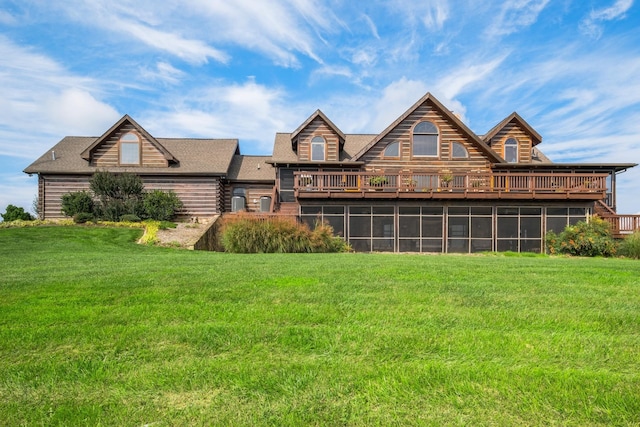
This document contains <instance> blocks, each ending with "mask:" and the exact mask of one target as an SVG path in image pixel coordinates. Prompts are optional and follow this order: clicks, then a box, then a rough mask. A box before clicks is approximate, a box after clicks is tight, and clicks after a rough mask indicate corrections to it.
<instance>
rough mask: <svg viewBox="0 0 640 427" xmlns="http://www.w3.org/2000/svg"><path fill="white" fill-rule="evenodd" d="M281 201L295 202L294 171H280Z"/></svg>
mask: <svg viewBox="0 0 640 427" xmlns="http://www.w3.org/2000/svg"><path fill="white" fill-rule="evenodd" d="M279 193H280V201H281V202H285V203H286V202H295V201H296V198H295V195H294V193H293V169H285V168H283V169H280V191H279Z"/></svg>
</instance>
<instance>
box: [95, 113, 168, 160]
mask: <svg viewBox="0 0 640 427" xmlns="http://www.w3.org/2000/svg"><path fill="white" fill-rule="evenodd" d="M129 132H131V133H135V134H136V135H137V136H138V138H139V139H140V144H141V146H142V147H141V151H140V166H142V167H148V168H166V167H168V166H169V163H168V162H167V160H166V159H165V158H164V156H163V154H162V153H161V152H160V151H159V150H158V149H157V148H156V147H154V146H153V144H151V142H149V141H148V140H147V139H146V138H144V137H143V136H142V135H141V134H140V133H139V132H137V130H136V129H135V127H134V126H133V125H132V124H130V123H126V124H124V125H123V126H122V127H120V129H118V130H117V131H116V132H114V133H113V134H112V135H111V136H110V137H109V138H107V139H106V140H105V141H104V143H102V144H100V146H98V147H96V150H95V151H94V153H93V157H92V159H91V163H90V164H91V166H95V167H98V168H108V167H114V166H120V137H121V136H122V135H124V134H126V133H129ZM125 166H131V165H125Z"/></svg>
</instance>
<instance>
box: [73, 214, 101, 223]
mask: <svg viewBox="0 0 640 427" xmlns="http://www.w3.org/2000/svg"><path fill="white" fill-rule="evenodd" d="M95 219H96V218H95V216H94V215H93V214H92V213H90V212H78V213H77V214H75V215H74V216H73V222H75V223H76V224H84V223H86V222H93V221H95Z"/></svg>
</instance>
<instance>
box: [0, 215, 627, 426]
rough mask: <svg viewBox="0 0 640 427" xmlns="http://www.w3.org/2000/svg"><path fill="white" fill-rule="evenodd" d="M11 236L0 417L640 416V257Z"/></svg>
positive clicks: (444, 421) (203, 420) (517, 419)
mask: <svg viewBox="0 0 640 427" xmlns="http://www.w3.org/2000/svg"><path fill="white" fill-rule="evenodd" d="M140 234H141V231H140V230H132V229H111V228H98V227H96V228H87V227H40V228H29V229H1V230H0V262H1V264H0V265H1V267H0V272H1V273H2V274H1V276H0V425H11V426H13V425H28V426H31V425H113V426H122V425H129V426H142V425H153V426H174V425H233V426H236V425H251V426H254V425H273V426H287V425H290V426H297V425H317V426H325V425H354V426H371V425H384V426H388V425H398V426H399V425H403V426H404V425H434V426H439V425H459V426H466V425H479V426H493V425H496V426H503V425H504V426H511V425H540V426H547V425H562V426H565V425H574V426H589V425H603V426H604V425H639V424H640V279H639V278H640V262H638V261H633V260H620V259H603V258H599V259H584V258H547V257H518V256H510V257H505V256H495V255H482V256H444V255H442V256H421V255H415V256H410V255H391V254H373V255H372V254H313V255H311V254H292V255H291V254H290V255H231V254H220V253H206V252H191V251H182V250H174V249H166V248H157V247H149V246H141V245H135V244H134V243H133V242H134V241H135V239H137V238H138V237H139V236H140Z"/></svg>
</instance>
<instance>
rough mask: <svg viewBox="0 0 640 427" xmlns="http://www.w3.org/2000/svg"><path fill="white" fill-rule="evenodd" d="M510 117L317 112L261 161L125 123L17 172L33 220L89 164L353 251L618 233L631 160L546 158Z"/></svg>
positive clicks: (511, 244) (53, 210)
mask: <svg viewBox="0 0 640 427" xmlns="http://www.w3.org/2000/svg"><path fill="white" fill-rule="evenodd" d="M541 142H542V137H541V136H540V135H539V134H538V133H537V132H536V131H535V129H533V128H532V127H531V126H530V125H529V124H528V123H527V122H526V121H525V120H524V119H523V118H522V117H520V116H519V115H518V114H517V113H512V114H511V115H509V116H508V117H507V118H505V119H504V120H503V121H501V122H500V123H498V124H497V125H496V126H495V127H494V128H493V129H491V130H490V131H489V132H487V133H486V134H485V135H477V134H475V133H474V132H473V131H472V130H470V129H469V128H468V127H467V126H466V125H465V124H464V123H463V122H462V121H461V120H460V119H459V118H458V117H457V116H456V115H455V114H453V113H452V112H451V111H450V110H449V109H447V108H446V107H445V106H444V105H442V104H441V103H440V101H438V100H437V99H436V98H435V97H434V96H433V95H431V94H429V93H427V94H426V95H424V96H423V97H422V98H421V99H420V100H418V101H417V102H416V103H415V104H414V105H413V106H412V107H411V108H409V109H408V110H407V111H406V112H405V113H404V114H402V115H401V116H400V117H398V118H397V120H395V121H394V122H393V123H391V124H390V125H389V126H388V127H387V128H386V129H385V130H384V131H382V132H381V133H380V134H377V135H376V134H345V133H343V132H342V131H341V130H340V129H339V128H338V127H337V126H336V125H335V124H334V123H333V122H332V121H331V120H330V119H329V118H328V117H327V116H326V115H325V114H324V113H322V111H320V110H318V111H316V112H315V113H313V114H312V115H311V116H310V117H309V118H308V119H307V120H305V121H304V122H303V123H302V124H301V125H300V126H299V127H298V128H297V129H296V130H295V131H293V132H292V133H277V134H276V136H275V142H274V147H273V153H272V155H271V156H252V155H243V154H241V153H240V151H239V146H238V140H237V139H193V138H156V137H154V136H152V135H150V134H149V133H148V132H147V131H146V130H145V129H144V128H142V127H141V126H140V125H139V124H138V123H136V122H135V121H134V120H133V119H132V118H131V117H129V116H127V115H125V116H124V117H122V118H121V119H120V120H119V121H118V122H117V123H115V124H114V125H113V126H112V127H111V128H110V129H109V130H107V131H106V132H105V133H104V134H103V135H102V136H100V137H65V138H64V139H62V140H61V141H60V142H59V143H58V144H57V145H55V146H54V147H53V148H52V149H51V150H49V151H47V153H45V154H44V155H42V156H41V157H40V158H39V159H37V160H36V161H35V162H34V163H33V164H31V165H30V166H29V167H27V168H26V169H25V171H24V172H26V173H28V174H37V175H38V195H39V198H38V200H39V203H40V206H39V208H40V212H41V214H42V216H43V217H44V218H46V219H51V218H61V217H63V214H62V212H61V197H62V195H63V194H66V193H69V192H73V191H79V190H86V189H88V188H89V179H90V177H91V176H92V174H93V173H95V172H96V171H98V170H108V171H111V172H114V173H117V172H131V173H135V174H138V175H139V176H140V177H141V178H142V180H143V182H144V184H145V188H146V189H162V190H173V191H174V192H175V193H176V194H177V195H178V197H179V198H180V199H181V200H182V201H183V203H184V208H183V212H181V214H182V216H186V217H194V216H195V217H212V216H215V215H218V214H225V213H232V212H237V211H241V210H242V211H247V212H256V213H262V214H265V213H266V214H285V215H295V216H296V217H298V218H300V220H302V221H304V222H307V223H309V224H310V225H311V226H313V224H315V223H316V222H317V221H318V220H320V221H326V222H328V223H329V224H331V226H332V227H333V228H334V231H335V232H336V234H338V235H340V236H343V237H344V238H345V239H346V240H347V241H348V242H349V243H350V244H351V245H352V246H353V248H354V249H355V250H356V251H365V252H368V251H391V252H461V253H470V252H479V251H516V252H520V251H522V252H524V251H530V252H541V251H543V250H544V236H545V233H546V232H547V231H548V230H553V231H555V232H560V231H562V230H563V229H564V227H565V226H567V225H570V224H574V223H576V222H577V221H581V220H586V219H588V218H589V217H590V216H591V215H593V214H598V215H600V216H602V217H603V218H605V219H607V220H608V221H610V222H611V223H612V224H613V229H614V233H615V234H617V235H621V234H623V233H625V232H631V231H632V230H634V229H638V228H640V217H638V216H632V215H626V216H623V215H618V214H616V191H615V189H616V175H617V174H618V173H621V172H623V171H625V170H626V169H628V168H631V167H634V166H636V164H634V163H625V164H603V163H584V164H583V163H554V162H552V161H550V160H549V159H548V158H547V157H546V156H545V155H544V154H543V153H542V152H541V151H540V150H539V148H538V145H539V144H540V143H541Z"/></svg>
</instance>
